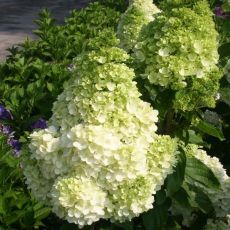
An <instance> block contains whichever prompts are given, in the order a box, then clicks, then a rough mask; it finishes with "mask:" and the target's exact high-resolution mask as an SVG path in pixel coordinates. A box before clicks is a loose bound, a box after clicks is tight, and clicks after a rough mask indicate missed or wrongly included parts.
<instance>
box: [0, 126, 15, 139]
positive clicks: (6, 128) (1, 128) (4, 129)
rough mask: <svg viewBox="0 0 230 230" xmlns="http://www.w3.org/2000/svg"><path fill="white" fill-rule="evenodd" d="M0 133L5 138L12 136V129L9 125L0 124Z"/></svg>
mask: <svg viewBox="0 0 230 230" xmlns="http://www.w3.org/2000/svg"><path fill="white" fill-rule="evenodd" d="M0 132H1V133H3V134H5V135H7V136H12V135H13V129H12V128H11V127H10V126H9V125H3V124H0Z"/></svg>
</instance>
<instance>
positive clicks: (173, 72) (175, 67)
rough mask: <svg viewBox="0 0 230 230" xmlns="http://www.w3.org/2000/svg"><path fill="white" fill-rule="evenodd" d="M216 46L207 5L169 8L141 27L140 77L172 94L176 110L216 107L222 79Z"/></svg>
mask: <svg viewBox="0 0 230 230" xmlns="http://www.w3.org/2000/svg"><path fill="white" fill-rule="evenodd" d="M217 47H218V43H217V32H216V30H215V24H214V22H213V20H212V12H211V10H210V8H209V5H208V3H207V2H206V1H197V3H196V4H193V5H192V6H191V7H185V6H184V7H183V5H182V6H180V7H177V8H172V6H171V7H170V6H168V8H167V9H165V11H164V12H163V13H161V14H160V15H159V16H157V17H156V19H155V20H154V21H153V22H150V23H149V24H148V25H147V26H146V27H144V28H143V30H142V32H141V35H140V42H139V43H138V44H137V45H136V49H135V56H136V60H137V62H142V67H143V72H142V74H141V76H142V77H143V78H147V79H148V80H149V83H150V84H154V85H159V86H161V87H165V88H170V89H172V90H174V91H175V93H176V97H175V101H174V107H175V108H176V109H181V110H193V109H195V108H197V107H202V106H211V107H213V105H214V104H215V101H214V99H213V97H214V96H215V94H216V93H217V89H218V87H219V85H218V80H219V78H220V77H221V72H220V71H219V70H218V68H217V66H216V65H217V62H218V53H217ZM201 93H202V95H200V94H201ZM198 95H199V103H198V104H197V98H198Z"/></svg>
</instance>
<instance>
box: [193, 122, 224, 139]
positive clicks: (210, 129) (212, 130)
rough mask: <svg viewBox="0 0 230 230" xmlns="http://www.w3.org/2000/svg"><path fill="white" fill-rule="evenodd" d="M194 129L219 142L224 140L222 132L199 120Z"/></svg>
mask: <svg viewBox="0 0 230 230" xmlns="http://www.w3.org/2000/svg"><path fill="white" fill-rule="evenodd" d="M196 128H197V129H198V130H199V131H201V132H203V133H207V134H208V135H210V136H213V137H217V138H219V140H220V141H223V140H225V138H224V135H223V133H222V131H221V130H220V129H219V128H217V127H215V126H214V125H212V124H210V123H207V122H205V121H202V120H200V121H199V123H198V124H197V125H196Z"/></svg>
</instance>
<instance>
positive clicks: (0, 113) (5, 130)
mask: <svg viewBox="0 0 230 230" xmlns="http://www.w3.org/2000/svg"><path fill="white" fill-rule="evenodd" d="M12 119H13V116H12V114H11V112H10V110H8V109H7V108H6V107H5V106H4V105H0V120H12ZM0 132H1V133H2V134H4V135H6V136H7V144H8V145H10V146H11V147H12V149H13V150H14V154H15V156H18V155H19V153H20V150H21V143H20V142H19V140H17V139H16V138H15V137H14V132H13V129H12V128H11V127H10V126H9V125H5V124H1V123H0Z"/></svg>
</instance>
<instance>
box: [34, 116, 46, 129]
mask: <svg viewBox="0 0 230 230" xmlns="http://www.w3.org/2000/svg"><path fill="white" fill-rule="evenodd" d="M30 127H31V129H45V128H47V122H46V120H44V119H42V118H40V119H38V120H37V121H35V122H34V123H33V124H32V125H31V126H30Z"/></svg>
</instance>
